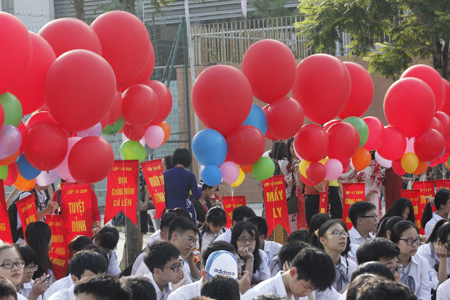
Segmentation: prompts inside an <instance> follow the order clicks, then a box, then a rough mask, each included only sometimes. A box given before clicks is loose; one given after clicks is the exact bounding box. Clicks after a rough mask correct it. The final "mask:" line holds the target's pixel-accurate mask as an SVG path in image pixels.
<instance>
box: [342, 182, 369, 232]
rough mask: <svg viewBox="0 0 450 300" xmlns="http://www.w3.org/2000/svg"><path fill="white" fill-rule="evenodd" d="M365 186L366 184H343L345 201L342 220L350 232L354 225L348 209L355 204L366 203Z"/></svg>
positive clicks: (343, 202)
mask: <svg viewBox="0 0 450 300" xmlns="http://www.w3.org/2000/svg"><path fill="white" fill-rule="evenodd" d="M365 189H366V187H365V184H364V183H343V184H342V191H343V199H342V200H343V201H342V220H343V221H344V223H345V224H346V225H347V229H348V230H350V228H352V226H353V224H352V221H350V218H349V217H348V209H349V208H350V206H352V204H353V203H356V202H359V201H364V200H365V198H366V196H365Z"/></svg>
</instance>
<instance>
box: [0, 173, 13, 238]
mask: <svg viewBox="0 0 450 300" xmlns="http://www.w3.org/2000/svg"><path fill="white" fill-rule="evenodd" d="M0 240H2V241H3V242H5V243H8V244H12V243H14V241H13V240H12V236H11V227H10V226H9V216H8V208H7V207H6V202H5V188H4V187H3V180H2V179H0Z"/></svg>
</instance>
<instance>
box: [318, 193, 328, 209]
mask: <svg viewBox="0 0 450 300" xmlns="http://www.w3.org/2000/svg"><path fill="white" fill-rule="evenodd" d="M319 213H324V214H328V191H325V192H320V206H319Z"/></svg>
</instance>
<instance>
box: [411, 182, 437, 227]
mask: <svg viewBox="0 0 450 300" xmlns="http://www.w3.org/2000/svg"><path fill="white" fill-rule="evenodd" d="M413 187H414V189H416V190H420V201H419V216H420V218H422V214H423V210H424V209H425V205H426V204H427V203H428V202H429V201H428V200H427V199H425V197H433V198H434V195H435V193H434V181H433V180H428V181H415V182H414V183H413ZM420 218H419V220H420ZM419 230H420V234H425V230H424V229H423V228H422V227H421V226H419Z"/></svg>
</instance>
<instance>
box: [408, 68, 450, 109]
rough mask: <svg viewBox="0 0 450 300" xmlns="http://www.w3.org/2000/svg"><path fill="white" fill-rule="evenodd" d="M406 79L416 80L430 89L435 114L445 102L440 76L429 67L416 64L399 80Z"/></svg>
mask: <svg viewBox="0 0 450 300" xmlns="http://www.w3.org/2000/svg"><path fill="white" fill-rule="evenodd" d="M408 77H413V78H418V79H420V80H422V81H424V82H425V83H426V84H427V85H428V86H429V87H430V88H431V90H432V91H433V94H434V99H435V103H436V105H435V112H436V111H438V110H440V109H441V108H442V107H443V105H444V102H445V88H444V84H443V82H442V77H441V74H439V72H438V71H436V70H435V69H434V68H432V67H430V66H427V65H423V64H418V65H414V66H412V67H409V68H408V69H406V71H405V72H403V74H402V76H401V77H400V79H403V78H408Z"/></svg>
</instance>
